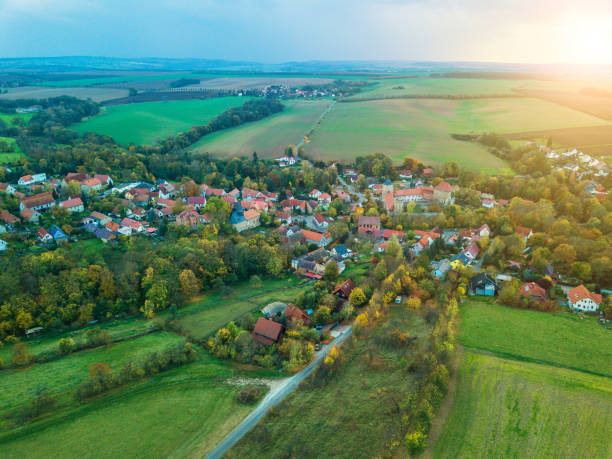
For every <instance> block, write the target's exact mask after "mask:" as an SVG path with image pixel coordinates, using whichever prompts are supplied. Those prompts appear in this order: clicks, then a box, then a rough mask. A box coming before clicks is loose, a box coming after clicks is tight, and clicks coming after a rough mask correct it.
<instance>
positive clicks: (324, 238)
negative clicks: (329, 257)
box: [302, 229, 331, 247]
mask: <svg viewBox="0 0 612 459" xmlns="http://www.w3.org/2000/svg"><path fill="white" fill-rule="evenodd" d="M302 235H303V236H304V238H305V239H306V243H308V244H316V245H317V246H318V247H325V246H326V245H327V244H329V243H330V242H331V235H330V234H329V232H327V231H326V232H324V233H317V232H316V231H309V230H305V229H303V230H302Z"/></svg>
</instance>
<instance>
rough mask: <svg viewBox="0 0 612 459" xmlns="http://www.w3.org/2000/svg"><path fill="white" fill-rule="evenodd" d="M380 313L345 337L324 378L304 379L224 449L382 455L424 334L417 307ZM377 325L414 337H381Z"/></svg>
mask: <svg viewBox="0 0 612 459" xmlns="http://www.w3.org/2000/svg"><path fill="white" fill-rule="evenodd" d="M383 320H384V322H385V323H384V324H379V325H378V326H377V327H374V328H373V329H371V330H369V331H368V332H367V334H366V335H365V336H363V337H360V338H359V339H357V340H354V339H349V340H347V341H346V342H344V343H343V345H342V347H341V349H340V353H341V354H342V355H343V356H344V358H345V359H346V361H345V362H344V363H343V364H342V366H341V367H340V369H339V370H338V372H337V374H336V375H334V376H333V377H332V378H331V379H330V380H329V381H328V382H327V384H325V385H324V386H322V387H313V386H312V385H311V384H310V383H309V382H306V383H304V384H303V385H302V386H300V387H299V388H298V389H297V390H296V391H294V392H293V393H292V394H291V395H289V396H288V397H287V398H286V399H285V400H284V401H283V402H281V403H280V404H279V405H278V406H276V407H275V408H273V409H272V410H271V411H270V412H269V413H268V415H267V416H266V417H265V418H264V419H263V420H262V422H260V423H259V424H258V426H257V427H255V428H254V429H253V430H251V431H250V432H249V433H248V434H247V435H246V436H245V437H243V439H242V440H241V441H240V442H239V443H237V444H236V445H235V446H234V447H233V448H232V449H230V450H229V452H228V453H227V454H226V457H228V458H245V457H248V458H251V457H252V458H261V457H266V458H284V457H299V458H305V457H316V458H319V457H326V458H327V457H330V458H332V457H333V458H358V457H359V458H361V457H382V456H383V453H386V452H387V451H388V448H389V446H390V444H391V441H393V439H394V438H396V437H395V436H396V435H398V433H399V431H400V430H401V427H400V426H399V425H400V424H401V422H400V420H399V419H398V414H397V412H396V407H397V404H398V403H399V404H401V403H403V402H404V401H405V400H406V398H407V397H408V395H409V394H410V393H411V392H412V390H413V389H414V386H413V384H414V379H413V378H414V375H413V374H411V373H410V372H408V371H407V370H406V367H407V366H408V365H409V364H410V363H411V362H412V360H413V359H415V358H416V356H417V355H418V354H419V352H420V351H422V350H423V349H425V348H426V347H427V345H428V342H429V339H428V338H429V336H430V328H429V326H428V325H427V324H426V323H425V322H424V320H423V319H422V318H421V317H420V315H419V314H417V313H415V312H411V311H407V310H404V309H402V308H400V307H398V308H394V309H392V310H391V312H390V314H389V317H387V318H385V319H383ZM383 325H384V326H385V327H391V328H395V327H397V328H398V329H399V330H401V331H408V332H410V334H411V335H412V336H415V337H418V338H417V341H416V342H415V343H413V344H412V345H409V346H407V347H401V346H400V347H398V346H389V345H384V344H381V343H380V342H379V341H378V340H377V336H378V337H380V335H381V334H382V332H381V327H383ZM396 453H397V451H396ZM396 457H406V452H405V451H404V454H400V453H398V454H396Z"/></svg>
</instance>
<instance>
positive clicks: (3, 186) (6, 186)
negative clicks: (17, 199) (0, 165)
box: [0, 182, 16, 194]
mask: <svg viewBox="0 0 612 459" xmlns="http://www.w3.org/2000/svg"><path fill="white" fill-rule="evenodd" d="M15 191H16V190H15V187H14V186H13V185H11V184H10V183H2V182H0V192H4V193H7V194H13V193H15Z"/></svg>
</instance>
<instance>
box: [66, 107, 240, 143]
mask: <svg viewBox="0 0 612 459" xmlns="http://www.w3.org/2000/svg"><path fill="white" fill-rule="evenodd" d="M247 100H248V98H245V97H218V98H211V99H203V100H175V101H168V102H145V103H140V104H124V105H113V106H109V107H106V108H105V112H103V113H101V114H100V115H98V116H95V117H93V118H90V119H88V120H85V121H82V122H81V123H78V124H75V125H74V126H72V127H71V128H72V129H74V130H75V131H77V132H79V133H81V134H83V133H85V132H97V133H98V134H105V135H109V136H111V137H112V138H113V139H115V141H117V142H118V143H120V144H128V143H135V144H141V145H152V144H154V143H155V142H156V141H157V140H162V139H164V138H166V137H169V136H171V135H176V134H178V133H179V132H184V131H187V130H189V128H191V127H192V126H194V125H202V124H206V123H208V122H209V121H211V120H212V119H213V118H214V117H215V116H217V115H219V114H220V113H222V112H223V111H225V110H227V109H228V108H230V107H235V106H238V105H242V104H243V103H244V102H246V101H247Z"/></svg>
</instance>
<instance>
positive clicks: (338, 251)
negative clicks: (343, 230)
mask: <svg viewBox="0 0 612 459" xmlns="http://www.w3.org/2000/svg"><path fill="white" fill-rule="evenodd" d="M331 252H332V254H333V255H336V256H339V257H342V258H348V257H350V256H351V255H352V251H351V250H350V249H348V248H347V247H346V246H345V245H344V244H340V245H337V246H336V247H334V248H333V249H332V250H331Z"/></svg>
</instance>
